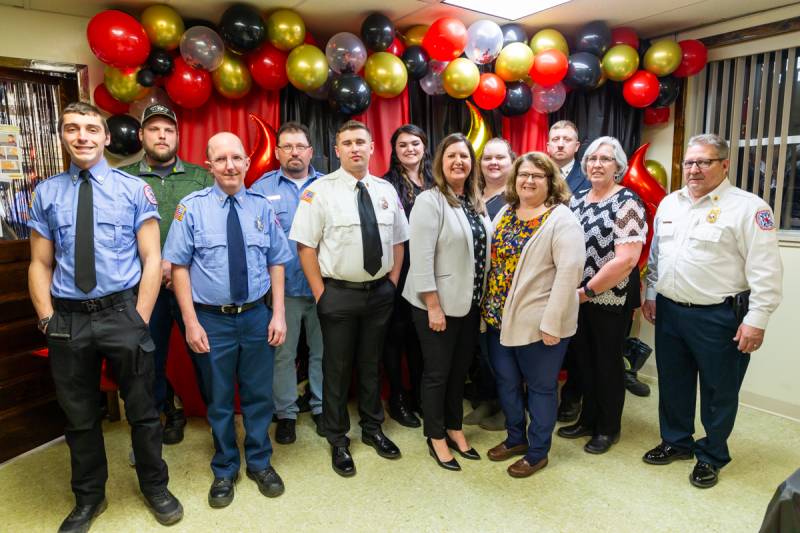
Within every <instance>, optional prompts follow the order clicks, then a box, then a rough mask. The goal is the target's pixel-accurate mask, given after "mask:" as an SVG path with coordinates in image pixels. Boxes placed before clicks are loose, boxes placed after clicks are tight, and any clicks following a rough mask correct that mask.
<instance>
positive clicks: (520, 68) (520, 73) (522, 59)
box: [494, 43, 533, 81]
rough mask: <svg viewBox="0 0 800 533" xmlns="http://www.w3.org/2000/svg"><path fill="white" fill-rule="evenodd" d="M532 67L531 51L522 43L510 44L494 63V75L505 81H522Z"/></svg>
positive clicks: (501, 51)
mask: <svg viewBox="0 0 800 533" xmlns="http://www.w3.org/2000/svg"><path fill="white" fill-rule="evenodd" d="M532 66H533V51H532V50H531V49H530V47H529V46H528V45H526V44H524V43H511V44H509V45H508V46H506V47H505V48H503V49H502V50H500V55H499V56H497V60H496V61H495V63H494V73H495V74H497V75H498V76H500V77H501V78H502V79H503V80H505V81H518V80H524V79H525V76H527V75H528V72H529V71H530V70H531V67H532Z"/></svg>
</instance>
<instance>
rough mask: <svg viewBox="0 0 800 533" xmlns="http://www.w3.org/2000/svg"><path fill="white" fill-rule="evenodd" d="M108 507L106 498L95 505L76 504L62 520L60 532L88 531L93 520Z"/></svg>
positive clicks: (82, 532)
mask: <svg viewBox="0 0 800 533" xmlns="http://www.w3.org/2000/svg"><path fill="white" fill-rule="evenodd" d="M106 507H108V501H106V499H105V498H103V501H101V502H100V503H96V504H93V505H76V506H75V507H74V508H73V509H72V511H70V513H69V514H68V515H67V517H66V518H65V519H64V521H63V522H61V527H59V528H58V533H86V532H87V531H89V527H90V526H91V525H92V521H93V520H94V519H95V518H97V517H98V516H99V515H100V513H102V512H103V511H105V510H106Z"/></svg>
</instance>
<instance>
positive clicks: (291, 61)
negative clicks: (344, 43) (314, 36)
mask: <svg viewBox="0 0 800 533" xmlns="http://www.w3.org/2000/svg"><path fill="white" fill-rule="evenodd" d="M286 76H287V77H288V78H289V81H290V82H291V84H292V85H294V86H295V87H297V88H298V89H300V90H301V91H313V90H314V89H319V88H320V87H322V86H323V85H324V84H325V82H326V81H327V80H328V59H327V58H326V57H325V54H324V53H323V52H322V50H320V49H319V48H317V47H316V46H314V45H313V44H301V45H300V46H298V47H297V48H295V49H294V50H292V51H291V52H290V53H289V57H288V58H287V59H286Z"/></svg>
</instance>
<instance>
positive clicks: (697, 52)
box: [672, 39, 708, 78]
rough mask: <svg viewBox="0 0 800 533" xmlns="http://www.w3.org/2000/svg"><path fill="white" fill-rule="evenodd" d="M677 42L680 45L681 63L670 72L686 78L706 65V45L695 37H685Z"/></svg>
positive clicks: (677, 76)
mask: <svg viewBox="0 0 800 533" xmlns="http://www.w3.org/2000/svg"><path fill="white" fill-rule="evenodd" d="M678 44H679V45H680V46H681V51H682V52H683V57H682V58H681V64H680V65H678V68H677V69H675V72H673V73H672V75H673V76H675V77H676V78H687V77H689V76H694V75H695V74H697V73H698V72H700V71H701V70H703V67H705V66H706V63H707V62H708V50H707V49H706V45H704V44H703V43H701V42H700V41H698V40H696V39H686V40H685V41H680V42H678Z"/></svg>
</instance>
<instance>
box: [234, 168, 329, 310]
mask: <svg viewBox="0 0 800 533" xmlns="http://www.w3.org/2000/svg"><path fill="white" fill-rule="evenodd" d="M308 176H309V179H308V181H306V182H305V183H304V184H303V187H302V188H301V189H298V188H297V186H296V185H295V184H294V183H292V181H291V180H290V179H289V178H287V177H286V176H285V175H284V174H283V172H282V171H281V169H278V170H273V171H271V172H267V173H266V174H264V175H263V176H261V177H260V178H258V179H257V180H256V181H255V182H254V183H253V184H252V185H250V190H251V191H256V192H260V193H261V194H263V195H264V196H266V197H267V200H269V201H270V202H272V207H274V208H275V212H276V214H277V215H278V222H280V223H281V228H282V229H283V233H284V234H285V235H286V238H287V239H288V238H289V230H290V229H291V227H292V220H293V219H294V213H295V211H297V204H299V203H300V194H301V193H302V192H303V191H304V190H305V189H306V187H308V186H309V185H311V184H312V183H314V181H316V179H317V178H319V177H320V176H324V174H322V173H321V172H317V171H316V170H314V167H311V166H309V167H308ZM289 250H290V251H291V253H292V260H291V261H290V262H289V263H287V264H286V296H295V297H300V296H308V297H310V296H312V294H311V287H309V286H308V281H307V280H306V276H305V274H303V268H302V267H301V266H300V258H299V256H298V255H297V243H296V242H294V241H290V242H289Z"/></svg>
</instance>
